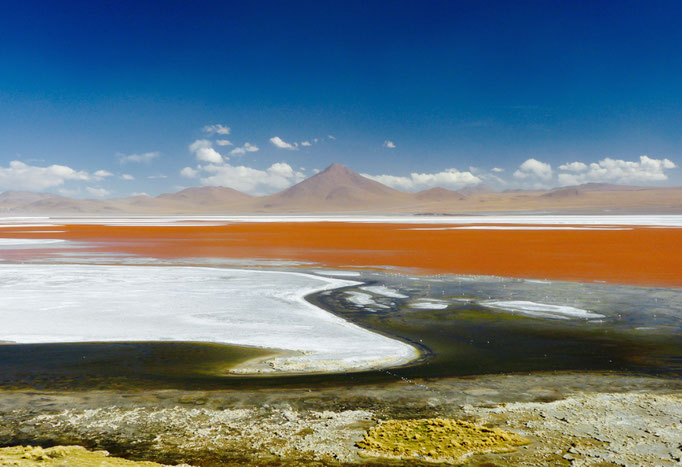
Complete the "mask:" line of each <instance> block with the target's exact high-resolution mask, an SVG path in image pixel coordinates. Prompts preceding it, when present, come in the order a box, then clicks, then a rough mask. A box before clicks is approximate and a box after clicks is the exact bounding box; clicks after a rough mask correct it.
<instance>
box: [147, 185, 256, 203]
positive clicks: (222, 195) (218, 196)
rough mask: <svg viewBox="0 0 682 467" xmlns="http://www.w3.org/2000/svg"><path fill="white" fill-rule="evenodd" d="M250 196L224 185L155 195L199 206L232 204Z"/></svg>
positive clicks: (158, 197)
mask: <svg viewBox="0 0 682 467" xmlns="http://www.w3.org/2000/svg"><path fill="white" fill-rule="evenodd" d="M251 198H253V196H251V195H247V194H246V193H242V192H241V191H237V190H235V189H233V188H228V187H224V186H203V187H191V188H185V189H184V190H181V191H178V192H177V193H164V194H162V195H159V196H157V199H163V200H170V201H180V202H182V203H188V204H195V205H201V206H216V205H225V204H234V203H238V202H241V201H246V200H249V199H251Z"/></svg>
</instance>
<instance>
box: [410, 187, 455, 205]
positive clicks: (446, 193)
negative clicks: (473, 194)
mask: <svg viewBox="0 0 682 467" xmlns="http://www.w3.org/2000/svg"><path fill="white" fill-rule="evenodd" d="M414 197H415V199H417V200H419V201H429V202H437V201H462V200H465V199H467V197H466V196H465V195H463V194H462V193H460V192H459V191H453V190H448V189H447V188H441V187H435V188H430V189H428V190H423V191H420V192H418V193H415V194H414Z"/></svg>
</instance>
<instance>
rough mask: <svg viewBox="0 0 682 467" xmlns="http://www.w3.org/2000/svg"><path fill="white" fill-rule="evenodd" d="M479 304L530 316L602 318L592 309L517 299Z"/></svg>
mask: <svg viewBox="0 0 682 467" xmlns="http://www.w3.org/2000/svg"><path fill="white" fill-rule="evenodd" d="M481 305H484V306H487V307H490V308H497V309H499V310H504V311H512V312H516V313H522V314H525V315H530V316H538V317H542V318H554V319H569V318H603V317H604V315H601V314H599V313H594V312H592V311H587V310H582V309H580V308H574V307H572V306H567V305H548V304H545V303H535V302H527V301H523V300H519V301H495V300H491V301H486V302H481Z"/></svg>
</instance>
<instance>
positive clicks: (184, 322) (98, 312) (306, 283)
mask: <svg viewBox="0 0 682 467" xmlns="http://www.w3.org/2000/svg"><path fill="white" fill-rule="evenodd" d="M350 285H359V284H358V283H356V282H350V281H345V280H340V279H330V278H323V277H317V276H312V275H308V274H301V273H292V272H279V271H257V270H235V269H219V268H201V267H178V266H175V267H173V266H171V267H168V266H166V267H159V266H137V267H136V266H105V265H32V264H27V265H0V323H2V324H1V325H0V341H7V340H11V341H14V342H18V343H40V342H103V341H109V342H111V341H158V340H174V341H191V342H217V343H225V344H237V345H250V346H257V347H266V348H279V349H286V350H299V351H304V352H306V354H304V355H300V356H292V357H283V358H277V359H276V360H277V362H276V364H277V367H278V368H281V369H285V370H290V371H347V370H360V369H367V368H372V367H377V366H390V365H395V364H401V363H404V362H407V361H409V360H411V359H413V358H415V357H417V355H418V353H417V351H416V350H415V349H414V348H413V347H411V346H409V345H407V344H405V343H402V342H399V341H397V340H393V339H390V338H387V337H384V336H381V335H379V334H375V333H373V332H370V331H368V330H366V329H363V328H361V327H359V326H356V325H354V324H351V323H349V322H347V321H345V320H343V319H341V318H339V317H337V316H335V315H333V314H331V313H327V312H326V311H324V310H322V309H321V308H318V307H316V306H314V305H312V304H310V303H308V302H307V301H306V300H305V299H304V297H305V296H306V295H309V294H311V293H314V292H320V291H324V290H331V289H334V288H338V287H345V286H350Z"/></svg>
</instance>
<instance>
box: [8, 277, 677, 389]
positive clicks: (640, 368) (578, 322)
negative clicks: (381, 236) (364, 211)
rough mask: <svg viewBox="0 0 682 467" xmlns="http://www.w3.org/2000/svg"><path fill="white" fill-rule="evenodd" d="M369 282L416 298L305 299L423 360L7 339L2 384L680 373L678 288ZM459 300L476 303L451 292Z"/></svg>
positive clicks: (221, 385)
mask: <svg viewBox="0 0 682 467" xmlns="http://www.w3.org/2000/svg"><path fill="white" fill-rule="evenodd" d="M362 280H364V281H366V282H368V283H373V282H376V283H378V284H385V285H388V286H390V287H392V288H394V289H396V290H399V291H400V292H401V293H402V294H405V295H408V296H409V297H410V298H409V299H395V298H390V297H382V296H378V295H374V299H375V301H376V303H377V304H378V305H383V306H385V307H386V308H379V307H375V309H374V310H371V309H369V308H367V307H359V306H356V305H353V304H352V303H351V302H349V301H348V296H347V295H346V292H347V290H348V289H341V290H336V291H333V292H324V293H320V294H315V295H313V296H311V297H309V300H310V301H311V302H312V303H315V304H317V305H318V306H321V307H323V308H325V309H327V310H329V311H330V312H333V313H335V314H337V315H339V316H342V317H344V318H345V319H348V320H350V321H353V322H355V323H357V324H358V325H360V326H363V327H366V328H369V329H372V330H375V331H377V332H380V333H382V334H385V335H387V336H391V337H396V338H399V339H403V340H405V341H408V342H411V343H412V344H413V345H415V346H417V347H418V348H420V349H421V350H422V352H423V354H424V356H423V358H422V359H420V360H419V361H418V362H414V363H413V364H411V365H408V366H405V367H402V368H394V369H391V370H380V371H368V372H358V373H349V374H348V373H347V374H332V375H297V376H277V377H272V376H269V377H234V376H226V375H225V371H226V370H227V369H228V368H230V367H231V366H233V365H236V364H238V363H240V362H243V361H245V360H248V359H251V358H255V357H259V356H263V355H267V354H269V353H271V352H270V351H266V350H259V349H248V348H240V347H233V346H223V345H215V344H201V343H174V342H144V343H87V344H34V345H0V388H36V389H57V390H60V389H66V390H68V389H150V388H178V389H235V388H243V389H256V388H286V387H290V388H297V387H307V388H310V387H343V386H350V385H358V384H375V383H383V382H389V381H392V380H396V379H406V380H412V379H432V378H448V377H458V376H472V375H483V374H499V373H533V372H555V371H556V372H564V371H577V372H611V373H617V374H640V375H650V376H660V377H666V378H679V377H680V375H681V374H682V346H681V345H680V339H681V338H682V334H681V333H680V327H679V316H680V309H681V308H680V302H682V292H680V291H677V290H674V289H651V288H650V289H644V288H636V287H616V286H607V285H603V284H573V283H560V282H553V283H542V282H537V281H521V280H512V279H498V278H458V277H456V276H451V277H440V278H430V279H429V278H417V277H409V276H405V275H399V274H387V273H374V272H371V273H363V276H362ZM420 297H432V298H438V299H441V300H447V301H449V302H450V305H449V306H448V308H447V309H444V310H416V309H412V308H410V307H409V302H410V301H411V300H412V299H415V298H420ZM462 298H464V299H468V300H471V302H469V303H467V302H463V301H456V300H455V299H460V300H461V299H462ZM491 298H492V299H498V300H499V299H504V300H511V299H513V300H529V301H535V302H539V303H555V304H568V305H571V306H576V307H580V308H584V309H587V310H590V311H594V312H599V313H601V314H603V315H604V318H603V319H596V320H589V321H588V320H585V319H572V320H552V319H540V318H532V317H527V316H524V315H519V314H513V313H506V312H499V311H495V310H492V309H489V308H486V306H484V305H482V304H480V303H479V302H480V301H484V300H488V299H491Z"/></svg>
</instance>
